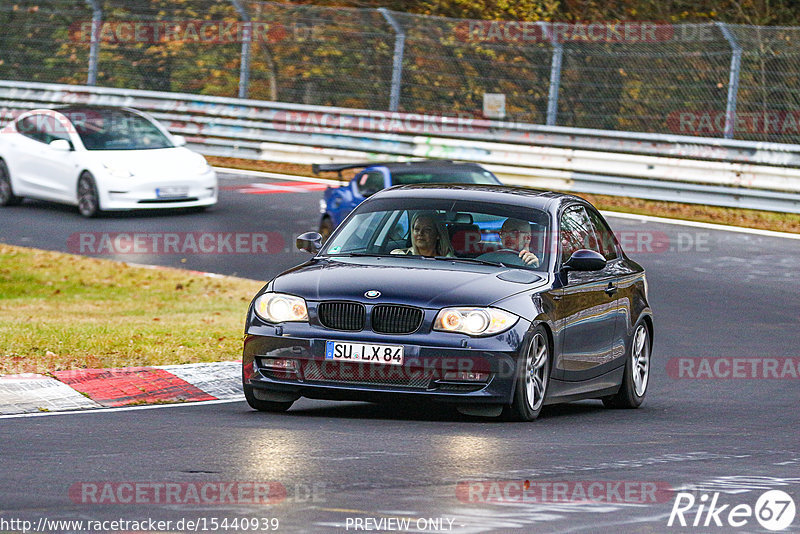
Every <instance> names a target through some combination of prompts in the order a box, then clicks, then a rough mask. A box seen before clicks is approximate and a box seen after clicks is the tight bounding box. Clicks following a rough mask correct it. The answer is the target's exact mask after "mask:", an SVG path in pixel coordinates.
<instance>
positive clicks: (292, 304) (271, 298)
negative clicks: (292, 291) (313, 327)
mask: <svg viewBox="0 0 800 534" xmlns="http://www.w3.org/2000/svg"><path fill="white" fill-rule="evenodd" d="M253 308H254V309H255V312H256V315H258V316H259V317H260V318H262V319H264V320H265V321H269V322H271V323H285V322H289V321H307V320H308V308H307V307H306V301H305V300H304V299H302V298H300V297H295V296H294V295H285V294H283V293H264V294H263V295H261V296H260V297H258V298H257V299H256V301H255V303H254V305H253Z"/></svg>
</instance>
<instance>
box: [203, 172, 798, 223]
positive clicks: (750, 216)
mask: <svg viewBox="0 0 800 534" xmlns="http://www.w3.org/2000/svg"><path fill="white" fill-rule="evenodd" d="M206 159H208V161H209V163H211V164H212V165H215V166H218V167H231V168H234V169H245V170H256V171H266V172H278V173H283V174H296V175H298V176H314V174H312V172H311V165H298V164H294V163H273V162H269V161H259V160H246V159H237V158H220V157H211V156H209V157H207V158H206ZM342 175H343V176H344V179H345V180H349V179H350V178H352V177H353V176H354V175H355V171H349V172H344V173H342ZM325 176H326V177H331V178H335V177H336V175H335V174H332V173H327V174H325ZM573 194H575V195H576V196H579V197H583V198H585V199H586V200H588V201H589V202H591V203H592V204H594V205H595V206H597V207H598V208H599V209H601V210H608V211H622V212H626V213H635V214H637V215H652V216H655V217H668V218H670V219H681V220H686V221H699V222H708V223H715V224H727V225H731V226H742V227H745V228H759V229H761V230H773V231H776V232H792V233H800V215H798V214H793V213H779V212H773V211H759V210H746V209H739V208H720V207H716V206H703V205H700V204H682V203H679V202H659V201H655V200H644V199H640V198H629V197H616V196H609V195H591V194H587V193H573Z"/></svg>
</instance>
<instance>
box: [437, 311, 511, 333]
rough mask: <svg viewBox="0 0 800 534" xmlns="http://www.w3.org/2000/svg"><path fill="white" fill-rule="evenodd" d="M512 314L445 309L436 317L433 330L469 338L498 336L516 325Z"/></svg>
mask: <svg viewBox="0 0 800 534" xmlns="http://www.w3.org/2000/svg"><path fill="white" fill-rule="evenodd" d="M518 319H519V317H517V316H516V315H514V314H511V313H508V312H504V311H503V310H498V309H497V308H445V309H443V310H441V311H440V312H439V313H438V315H436V320H435V321H434V322H433V329H434V330H441V331H442V332H459V333H461V334H468V335H470V336H485V335H490V334H499V333H500V332H504V331H506V330H508V329H509V328H511V327H512V326H514V325H515V324H517V320H518Z"/></svg>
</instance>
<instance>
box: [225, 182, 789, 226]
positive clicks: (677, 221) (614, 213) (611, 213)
mask: <svg viewBox="0 0 800 534" xmlns="http://www.w3.org/2000/svg"><path fill="white" fill-rule="evenodd" d="M214 168H215V169H216V170H218V171H220V172H225V173H230V174H239V175H242V176H247V175H250V176H261V177H264V178H273V179H275V180H289V181H294V182H316V183H321V184H329V185H342V184H344V183H346V182H344V181H339V180H329V179H325V178H309V177H306V176H297V175H293V174H278V173H274V172H263V171H246V170H243V169H230V168H227V167H214ZM601 213H602V214H603V215H604V216H606V217H619V218H621V219H638V220H640V221H647V222H655V223H663V224H676V225H679V226H691V227H694V228H706V229H708V230H720V231H723V232H739V233H742V234H754V235H762V236H767V237H780V238H783V239H800V234H793V233H789V232H775V231H773V230H759V229H757V228H745V227H743V226H729V225H725V224H714V223H704V222H695V221H684V220H681V219H668V218H666V217H653V216H651V215H636V214H635V213H624V212H621V211H605V210H604V211H602V212H601Z"/></svg>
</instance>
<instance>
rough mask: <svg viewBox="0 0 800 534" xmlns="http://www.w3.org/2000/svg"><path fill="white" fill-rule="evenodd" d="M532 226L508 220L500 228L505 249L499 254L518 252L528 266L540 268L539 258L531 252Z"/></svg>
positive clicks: (516, 220)
mask: <svg viewBox="0 0 800 534" xmlns="http://www.w3.org/2000/svg"><path fill="white" fill-rule="evenodd" d="M531 235H532V233H531V225H530V224H529V223H528V222H526V221H522V220H520V219H506V221H505V222H504V223H503V226H502V227H501V228H500V241H501V242H502V243H503V247H502V248H501V249H500V250H498V251H497V252H516V253H517V254H518V256H519V257H520V259H521V260H522V261H523V262H525V264H526V265H532V266H533V267H538V266H539V257H538V256H536V254H534V253H533V252H531V250H530V246H531Z"/></svg>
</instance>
